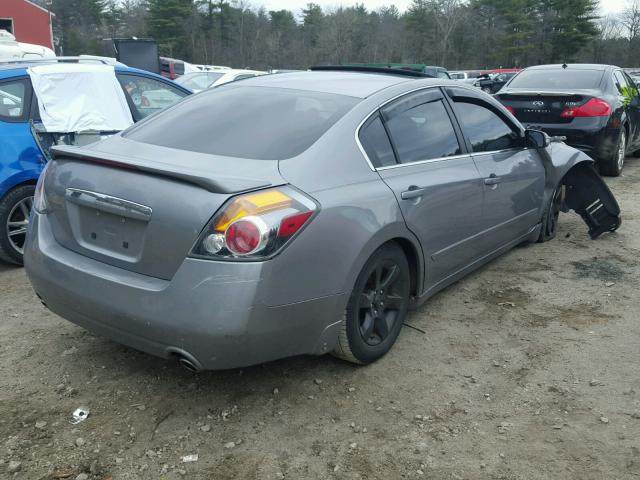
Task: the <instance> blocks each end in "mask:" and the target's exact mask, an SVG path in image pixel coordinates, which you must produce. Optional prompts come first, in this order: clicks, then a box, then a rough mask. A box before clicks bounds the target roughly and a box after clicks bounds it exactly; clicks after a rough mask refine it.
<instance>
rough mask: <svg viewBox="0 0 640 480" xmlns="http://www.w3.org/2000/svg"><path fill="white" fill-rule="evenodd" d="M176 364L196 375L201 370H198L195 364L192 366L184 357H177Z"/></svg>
mask: <svg viewBox="0 0 640 480" xmlns="http://www.w3.org/2000/svg"><path fill="white" fill-rule="evenodd" d="M178 363H179V364H180V365H181V366H182V367H184V368H186V369H187V370H189V371H190V372H191V373H198V372H199V371H200V370H201V369H200V368H198V366H197V365H196V364H194V363H193V362H192V361H191V360H189V359H188V358H185V357H179V358H178Z"/></svg>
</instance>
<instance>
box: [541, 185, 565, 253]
mask: <svg viewBox="0 0 640 480" xmlns="http://www.w3.org/2000/svg"><path fill="white" fill-rule="evenodd" d="M562 193H563V185H558V186H557V187H556V189H555V190H554V191H553V194H552V195H551V198H550V199H549V203H548V204H547V206H546V208H545V209H544V213H543V215H542V228H541V230H540V235H539V236H538V243H544V242H548V241H549V240H553V239H554V238H555V237H556V234H557V232H558V219H559V218H560V207H561V204H562Z"/></svg>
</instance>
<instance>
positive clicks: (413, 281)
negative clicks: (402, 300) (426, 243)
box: [387, 237, 420, 296]
mask: <svg viewBox="0 0 640 480" xmlns="http://www.w3.org/2000/svg"><path fill="white" fill-rule="evenodd" d="M387 243H396V244H398V245H399V246H400V248H402V251H403V252H404V254H405V256H406V257H407V262H408V263H409V275H410V277H411V278H410V285H411V295H412V296H417V295H419V294H420V292H419V291H418V272H419V270H418V262H419V258H420V257H419V256H418V252H416V248H415V247H414V245H413V244H412V243H411V242H410V241H409V240H407V239H406V238H400V237H398V238H394V239H393V240H389V241H388V242H387Z"/></svg>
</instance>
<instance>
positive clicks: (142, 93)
mask: <svg viewBox="0 0 640 480" xmlns="http://www.w3.org/2000/svg"><path fill="white" fill-rule="evenodd" d="M117 77H118V80H119V81H120V85H122V88H123V90H124V92H125V95H126V96H127V97H128V99H127V100H128V101H129V105H133V108H135V111H133V112H132V114H133V117H134V118H135V119H136V120H140V119H142V118H144V117H148V116H149V115H151V114H152V113H156V112H159V111H160V110H164V109H165V108H167V107H170V106H171V105H173V104H175V103H177V102H178V101H180V100H182V98H184V97H186V96H187V94H186V93H185V92H183V91H182V90H180V89H178V88H176V87H174V86H172V85H169V84H168V83H165V82H163V81H160V80H157V79H155V78H149V77H144V76H142V75H131V74H123V73H118V74H117Z"/></svg>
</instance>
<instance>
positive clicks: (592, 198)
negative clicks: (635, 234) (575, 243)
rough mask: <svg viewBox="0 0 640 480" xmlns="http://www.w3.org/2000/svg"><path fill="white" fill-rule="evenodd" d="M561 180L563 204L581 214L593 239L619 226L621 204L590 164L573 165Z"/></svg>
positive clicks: (613, 230) (620, 221)
mask: <svg viewBox="0 0 640 480" xmlns="http://www.w3.org/2000/svg"><path fill="white" fill-rule="evenodd" d="M562 183H563V184H564V185H565V199H564V201H565V205H566V207H567V208H569V209H571V210H574V211H575V212H576V213H578V214H579V215H580V216H581V217H582V219H583V220H584V221H585V223H586V224H587V226H588V227H589V236H590V237H591V238H592V239H594V240H595V239H596V238H598V237H599V236H600V235H602V234H603V233H605V232H615V231H616V230H617V229H618V228H619V227H620V225H621V223H622V219H621V218H620V206H619V205H618V202H617V201H616V199H615V197H614V196H613V193H611V190H610V189H609V187H608V186H607V184H606V183H605V182H604V180H603V179H602V177H601V176H600V175H599V174H598V173H597V172H596V170H595V168H594V166H593V164H588V163H581V164H579V165H577V166H575V167H573V168H572V169H571V170H569V172H568V173H567V174H566V175H565V177H564V179H563V180H562Z"/></svg>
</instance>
